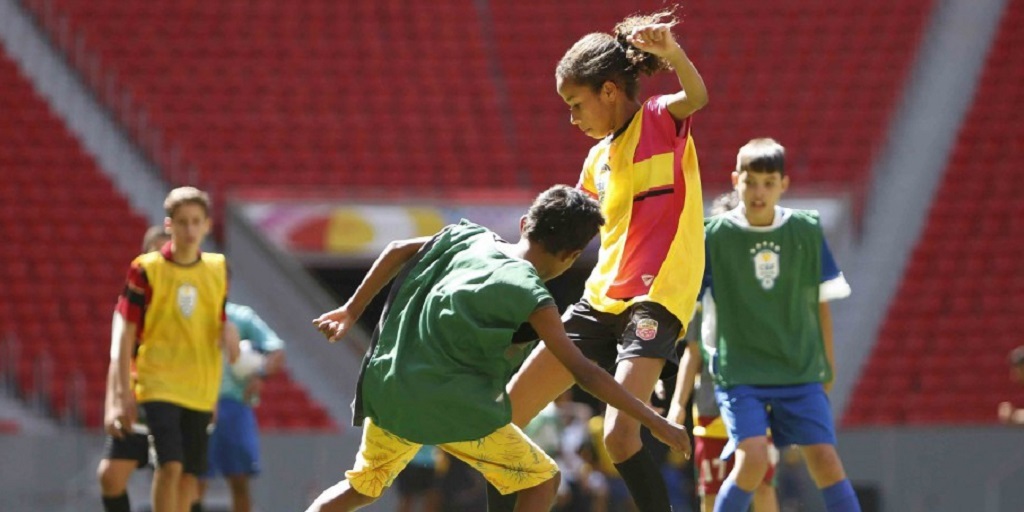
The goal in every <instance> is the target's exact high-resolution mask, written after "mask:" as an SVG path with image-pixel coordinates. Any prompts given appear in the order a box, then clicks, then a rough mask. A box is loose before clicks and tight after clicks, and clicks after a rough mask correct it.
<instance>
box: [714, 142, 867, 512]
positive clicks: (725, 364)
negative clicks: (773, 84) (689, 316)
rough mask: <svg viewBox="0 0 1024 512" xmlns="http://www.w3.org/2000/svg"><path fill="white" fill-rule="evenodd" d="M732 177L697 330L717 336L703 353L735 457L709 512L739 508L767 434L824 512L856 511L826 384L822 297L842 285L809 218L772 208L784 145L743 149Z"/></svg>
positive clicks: (827, 320) (827, 334)
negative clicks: (805, 478) (793, 460)
mask: <svg viewBox="0 0 1024 512" xmlns="http://www.w3.org/2000/svg"><path fill="white" fill-rule="evenodd" d="M732 180H733V184H734V185H735V187H736V192H737V194H739V196H740V199H741V200H742V203H741V204H740V206H739V207H738V208H736V209H734V210H731V211H729V212H726V213H724V214H722V215H718V216H715V217H711V218H709V219H708V220H707V221H706V222H705V247H706V250H707V258H706V267H705V282H704V286H705V290H704V295H703V308H704V314H705V315H707V316H706V319H705V325H704V329H707V330H709V331H710V332H714V333H716V335H715V337H714V339H712V340H707V341H708V342H709V343H711V342H713V344H711V345H710V346H705V349H706V352H707V353H708V354H709V356H710V361H709V362H708V364H709V365H710V370H711V373H712V374H713V375H714V378H715V396H716V398H717V401H718V406H719V408H720V409H721V415H722V419H723V420H724V422H725V425H726V428H727V429H728V431H729V443H728V445H726V448H725V449H724V450H723V453H722V457H723V458H725V459H728V458H729V457H730V456H731V455H732V452H733V450H735V451H736V464H735V466H734V467H733V470H732V472H730V473H729V477H728V478H727V479H726V480H725V482H724V483H723V484H722V488H721V491H720V493H719V494H718V498H717V500H716V501H715V508H714V510H715V512H742V511H746V510H747V507H748V506H749V505H750V502H751V498H752V493H753V491H754V489H756V488H757V487H758V486H759V485H761V484H762V482H763V481H764V477H765V473H766V472H767V471H768V466H769V457H770V455H769V450H768V443H769V441H768V437H767V436H766V434H765V433H766V432H767V431H768V429H769V428H770V429H771V433H772V437H773V438H774V443H775V444H776V445H777V446H789V445H799V446H800V448H801V450H802V452H803V455H804V457H805V459H806V460H807V467H808V469H809V471H810V473H811V476H812V478H813V479H814V481H815V484H816V485H817V486H818V488H819V489H821V490H822V494H823V496H824V498H825V504H826V506H827V508H828V510H829V512H854V511H859V510H860V505H859V504H858V502H857V496H856V494H854V490H853V486H852V485H851V483H850V481H849V479H847V478H846V473H845V471H844V470H843V465H842V462H841V461H840V459H839V454H838V453H837V452H836V448H835V444H836V437H835V425H834V423H833V420H832V410H831V406H830V405H829V400H828V396H827V395H826V388H825V385H826V384H827V383H830V382H831V381H832V372H833V368H834V361H833V355H832V354H833V350H832V319H831V313H830V310H829V306H828V301H830V300H834V299H839V298H843V297H846V296H848V295H849V294H850V286H849V285H848V284H847V282H846V279H845V278H844V277H843V274H842V273H841V272H840V271H839V268H838V266H837V265H836V263H835V260H834V258H833V257H832V253H831V251H830V250H829V248H828V243H827V242H826V241H825V235H824V233H823V231H822V227H821V222H820V220H819V218H818V214H817V212H814V211H808V210H792V209H788V208H782V207H780V206H778V202H779V199H780V198H781V197H782V194H783V193H784V192H785V191H786V189H787V188H788V186H789V176H787V175H786V173H785V149H784V148H783V147H782V145H780V144H779V143H778V142H776V141H774V140H772V139H754V140H751V141H750V142H748V143H747V144H746V145H744V146H743V147H742V148H740V150H739V153H738V155H737V157H736V170H735V171H734V172H733V173H732ZM712 318H713V319H714V320H715V322H714V325H713V326H712V325H710V320H711V319H712Z"/></svg>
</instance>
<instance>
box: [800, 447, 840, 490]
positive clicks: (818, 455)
mask: <svg viewBox="0 0 1024 512" xmlns="http://www.w3.org/2000/svg"><path fill="white" fill-rule="evenodd" d="M801 452H803V455H804V458H805V459H806V460H807V469H808V470H809V471H810V472H811V473H812V475H811V476H813V477H814V478H815V480H816V481H818V483H819V485H821V484H822V483H824V484H825V485H828V484H831V483H834V482H835V481H838V480H842V479H843V478H845V477H846V476H845V473H844V471H843V463H842V461H841V460H840V459H839V453H838V452H836V448H835V446H832V445H830V444H817V445H811V446H805V447H803V449H802V450H801Z"/></svg>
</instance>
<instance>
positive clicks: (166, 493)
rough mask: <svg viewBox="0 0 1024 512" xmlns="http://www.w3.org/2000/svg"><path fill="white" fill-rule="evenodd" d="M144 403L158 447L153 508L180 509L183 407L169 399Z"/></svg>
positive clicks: (157, 511)
mask: <svg viewBox="0 0 1024 512" xmlns="http://www.w3.org/2000/svg"><path fill="white" fill-rule="evenodd" d="M141 406H142V408H143V410H144V412H145V414H146V421H147V422H148V425H149V432H150V436H151V437H152V440H153V448H154V449H155V451H156V461H155V462H156V464H155V465H156V471H155V472H154V473H153V496H152V499H153V512H179V511H180V509H179V504H178V495H179V493H180V485H181V474H182V461H184V459H185V454H184V444H183V438H182V431H181V413H182V410H183V409H182V408H181V407H178V406H176V405H174V404H170V403H167V402H144V403H143V404H141ZM185 505H186V506H187V505H188V503H185ZM186 510H187V509H186Z"/></svg>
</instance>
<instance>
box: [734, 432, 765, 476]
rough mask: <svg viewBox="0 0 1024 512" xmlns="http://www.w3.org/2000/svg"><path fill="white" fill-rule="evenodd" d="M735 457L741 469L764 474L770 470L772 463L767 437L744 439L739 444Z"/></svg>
mask: <svg viewBox="0 0 1024 512" xmlns="http://www.w3.org/2000/svg"><path fill="white" fill-rule="evenodd" d="M735 457H736V466H737V468H739V470H741V471H744V472H750V473H754V474H761V475H762V476H763V475H764V473H765V472H767V471H768V465H769V463H770V457H769V454H768V441H767V439H766V438H764V437H752V438H749V439H744V440H743V441H741V442H740V443H739V446H737V448H736V455H735Z"/></svg>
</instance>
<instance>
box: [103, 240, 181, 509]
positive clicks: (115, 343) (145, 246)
mask: <svg viewBox="0 0 1024 512" xmlns="http://www.w3.org/2000/svg"><path fill="white" fill-rule="evenodd" d="M170 240H171V235H169V234H167V231H166V230H165V229H164V227H163V226H162V225H161V226H151V227H150V228H149V229H147V230H146V234H145V235H144V236H143V238H142V254H146V253H147V252H154V251H159V250H160V248H161V247H163V246H164V244H166V243H167V242H169V241H170ZM123 330H124V318H123V317H122V316H121V313H119V312H117V311H114V320H113V323H112V325H111V334H110V338H111V340H110V366H109V367H108V369H107V390H106V395H105V397H104V400H103V404H104V418H103V426H104V428H105V430H106V432H107V439H106V442H105V444H104V450H105V454H104V456H103V459H102V460H100V463H99V467H97V468H96V476H97V477H98V479H99V481H100V492H101V497H102V499H103V510H104V512H131V502H130V501H129V500H128V492H127V491H128V488H127V487H128V479H129V478H131V476H132V473H133V472H134V471H135V470H136V469H137V468H140V467H143V466H145V465H147V464H149V436H147V435H146V434H144V433H140V432H135V431H128V432H124V431H123V430H122V428H121V425H120V423H119V422H118V421H117V418H116V417H114V416H113V400H114V397H115V396H117V393H118V389H117V388H118V385H117V367H118V358H119V356H120V351H121V333H122V331H123ZM133 357H134V354H133ZM137 419H138V420H141V417H140V418H137ZM139 427H141V425H139ZM136 430H141V428H137V429H136Z"/></svg>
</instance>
